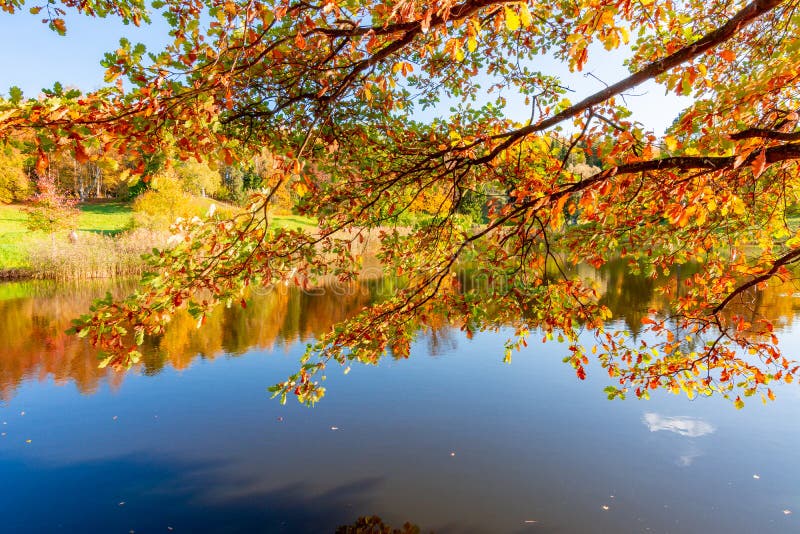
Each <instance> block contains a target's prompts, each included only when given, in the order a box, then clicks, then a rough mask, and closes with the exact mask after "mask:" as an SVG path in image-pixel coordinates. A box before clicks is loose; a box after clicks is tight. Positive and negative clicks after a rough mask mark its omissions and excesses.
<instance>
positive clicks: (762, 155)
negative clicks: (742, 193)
mask: <svg viewBox="0 0 800 534" xmlns="http://www.w3.org/2000/svg"><path fill="white" fill-rule="evenodd" d="M752 166H753V177H754V178H758V177H759V176H761V173H762V172H764V169H765V168H766V166H767V154H766V152H764V151H763V150H762V151H761V152H759V153H758V156H756V158H755V159H754V160H753V165H752Z"/></svg>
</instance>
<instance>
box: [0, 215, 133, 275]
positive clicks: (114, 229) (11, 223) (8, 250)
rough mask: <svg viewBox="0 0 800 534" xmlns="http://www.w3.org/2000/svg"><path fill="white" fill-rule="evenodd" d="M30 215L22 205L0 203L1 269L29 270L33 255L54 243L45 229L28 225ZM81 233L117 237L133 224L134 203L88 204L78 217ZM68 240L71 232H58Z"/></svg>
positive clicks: (58, 239) (78, 230)
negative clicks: (39, 230)
mask: <svg viewBox="0 0 800 534" xmlns="http://www.w3.org/2000/svg"><path fill="white" fill-rule="evenodd" d="M26 220H27V215H26V213H25V211H24V210H23V207H22V206H19V205H3V204H0V269H27V268H30V267H31V263H30V257H31V254H32V253H33V252H34V251H35V250H37V249H38V248H40V247H42V246H46V245H49V244H51V241H52V240H51V237H50V236H49V235H48V234H46V233H44V232H32V231H30V230H28V229H27V228H26V226H25V221H26ZM77 223H78V228H77V232H78V236H79V238H81V237H86V236H90V235H107V236H114V235H117V234H119V233H121V232H123V231H124V230H128V229H130V228H131V227H132V226H133V212H132V210H131V208H130V205H128V204H123V203H120V202H107V203H102V204H84V205H82V206H81V207H80V215H79V216H78V221H77ZM66 240H67V233H66V232H62V233H61V234H58V235H56V241H57V242H59V243H61V242H64V241H66Z"/></svg>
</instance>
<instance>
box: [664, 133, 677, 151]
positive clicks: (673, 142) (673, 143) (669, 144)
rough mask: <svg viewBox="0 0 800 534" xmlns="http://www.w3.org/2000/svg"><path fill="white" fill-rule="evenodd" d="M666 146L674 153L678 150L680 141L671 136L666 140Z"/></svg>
mask: <svg viewBox="0 0 800 534" xmlns="http://www.w3.org/2000/svg"><path fill="white" fill-rule="evenodd" d="M664 144H665V145H667V149H669V150H670V151H674V150H675V149H676V148H678V140H677V139H675V138H674V137H672V136H671V135H668V136H666V137H665V138H664Z"/></svg>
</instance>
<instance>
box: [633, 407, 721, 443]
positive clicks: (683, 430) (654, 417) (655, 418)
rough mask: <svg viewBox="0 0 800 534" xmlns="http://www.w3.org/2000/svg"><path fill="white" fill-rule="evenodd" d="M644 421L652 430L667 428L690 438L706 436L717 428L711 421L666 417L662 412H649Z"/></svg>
mask: <svg viewBox="0 0 800 534" xmlns="http://www.w3.org/2000/svg"><path fill="white" fill-rule="evenodd" d="M642 421H643V422H644V424H645V425H647V428H649V429H650V432H658V431H659V430H666V431H668V432H674V433H675V434H680V435H681V436H687V437H690V438H696V437H700V436H705V435H706V434H711V433H712V432H714V431H715V430H716V428H714V426H713V425H711V424H710V423H707V422H706V421H703V420H702V419H695V418H694V417H665V416H663V415H661V414H657V413H652V412H647V413H645V414H644V417H643V418H642Z"/></svg>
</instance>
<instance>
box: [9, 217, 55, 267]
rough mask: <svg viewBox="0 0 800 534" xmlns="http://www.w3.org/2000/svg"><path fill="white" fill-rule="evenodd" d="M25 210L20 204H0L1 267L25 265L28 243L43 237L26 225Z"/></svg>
mask: <svg viewBox="0 0 800 534" xmlns="http://www.w3.org/2000/svg"><path fill="white" fill-rule="evenodd" d="M26 218H27V217H26V215H25V212H23V211H22V209H21V208H20V207H19V206H5V205H2V204H0V268H4V269H14V268H17V267H24V266H25V265H26V262H27V250H28V248H27V246H26V245H27V244H28V243H30V241H31V240H32V239H43V238H45V237H46V236H44V234H41V235H35V234H32V233H31V231H30V230H28V229H27V228H26V227H25V220H26Z"/></svg>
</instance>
